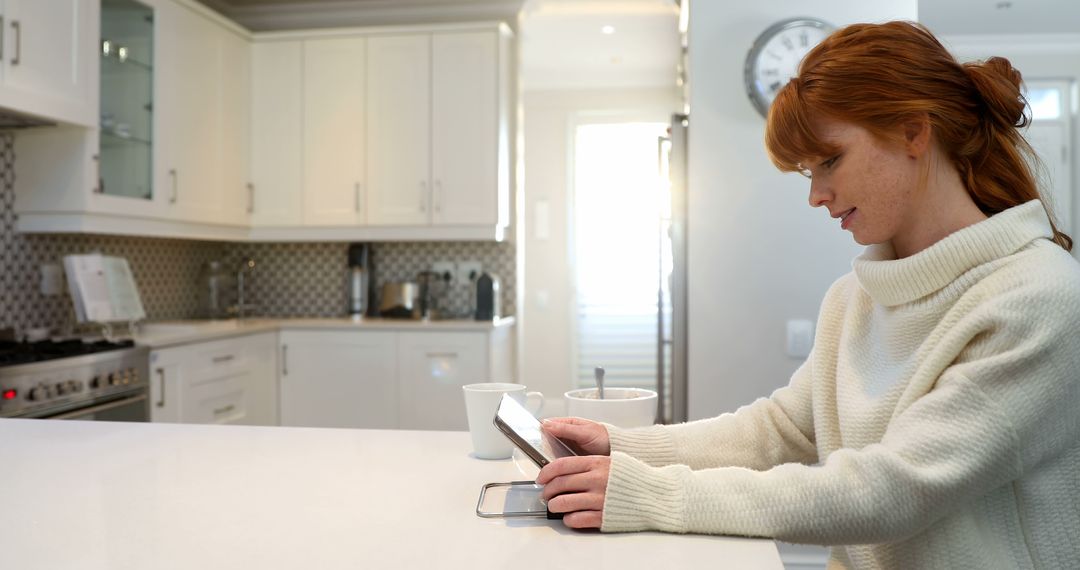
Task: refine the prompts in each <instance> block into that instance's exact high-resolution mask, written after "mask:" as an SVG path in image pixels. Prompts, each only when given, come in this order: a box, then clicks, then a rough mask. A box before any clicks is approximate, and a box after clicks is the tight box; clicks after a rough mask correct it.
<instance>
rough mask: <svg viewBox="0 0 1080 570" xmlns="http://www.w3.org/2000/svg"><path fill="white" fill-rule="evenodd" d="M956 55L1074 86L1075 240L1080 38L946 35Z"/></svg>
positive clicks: (1079, 254)
mask: <svg viewBox="0 0 1080 570" xmlns="http://www.w3.org/2000/svg"><path fill="white" fill-rule="evenodd" d="M942 43H944V44H945V46H946V47H947V48H949V50H950V51H952V53H953V55H955V56H956V57H957V59H959V60H960V61H971V60H975V59H987V58H989V57H992V56H995V55H996V56H1001V57H1006V58H1008V59H1009V61H1010V62H1012V64H1013V66H1014V67H1015V68H1016V69H1019V70H1020V73H1021V75H1023V77H1024V79H1025V80H1028V79H1064V80H1068V81H1071V82H1072V83H1073V97H1072V101H1070V102H1069V104H1068V109H1069V111H1070V113H1071V117H1072V141H1071V143H1072V145H1071V146H1072V154H1071V156H1070V160H1069V161H1068V162H1069V164H1068V167H1069V168H1071V169H1072V172H1071V173H1072V188H1071V189H1070V190H1071V193H1072V220H1073V227H1072V229H1071V232H1070V230H1068V229H1065V230H1064V231H1066V233H1069V234H1070V235H1071V236H1072V238H1073V239H1074V240H1076V238H1077V235H1076V234H1078V233H1080V232H1078V231H1077V228H1080V195H1078V193H1077V188H1078V187H1080V168H1078V166H1077V162H1078V161H1080V132H1078V131H1080V128H1078V126H1080V121H1078V115H1077V113H1078V109H1077V101H1076V98H1077V93H1076V88H1077V82H1078V81H1080V35H1069V36H1062V35H1054V34H1049V35H1047V34H1044V35H1010V34H1004V35H996V36H963V35H958V36H947V37H944V38H942ZM1072 253H1073V257H1076V258H1077V259H1080V246H1076V247H1074V248H1073V252H1072Z"/></svg>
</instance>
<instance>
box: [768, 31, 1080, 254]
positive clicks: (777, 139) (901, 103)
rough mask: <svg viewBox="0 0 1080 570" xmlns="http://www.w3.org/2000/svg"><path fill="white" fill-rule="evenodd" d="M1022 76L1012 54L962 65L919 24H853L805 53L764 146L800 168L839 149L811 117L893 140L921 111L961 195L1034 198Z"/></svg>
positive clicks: (988, 210) (987, 208) (1000, 204)
mask: <svg viewBox="0 0 1080 570" xmlns="http://www.w3.org/2000/svg"><path fill="white" fill-rule="evenodd" d="M1020 84H1021V77H1020V72H1019V71H1017V70H1016V69H1015V68H1013V66H1012V64H1010V63H1009V60H1007V59H1005V58H1001V57H992V58H990V59H989V60H986V61H984V62H972V63H965V64H960V63H958V62H957V61H956V59H955V58H953V56H952V55H951V54H950V53H949V52H948V50H946V49H945V47H944V46H942V45H941V43H940V42H939V41H938V40H937V38H935V37H934V36H933V34H931V33H930V31H929V30H927V29H926V28H925V27H923V26H921V25H919V24H916V23H913V22H888V23H885V24H855V25H851V26H847V27H845V28H842V29H840V30H837V31H836V32H834V33H833V34H831V35H830V36H829V37H827V38H825V40H824V41H823V42H822V43H820V44H819V45H818V46H817V47H815V48H814V49H812V50H811V51H810V53H808V54H806V57H805V58H803V60H802V63H801V64H800V65H799V74H798V76H797V77H794V78H792V79H791V81H789V82H788V84H787V85H785V86H784V87H783V88H782V89H781V90H780V92H779V93H777V95H776V99H775V100H774V101H773V103H772V107H771V108H770V110H769V118H768V123H767V126H766V128H765V146H766V148H767V149H768V152H769V157H770V158H771V159H772V161H773V164H775V165H776V166H777V168H779V169H780V170H783V171H797V170H801V167H800V164H799V162H800V161H804V160H807V159H812V158H822V157H825V156H829V155H830V154H832V153H834V152H836V151H837V150H838V149H836V148H832V145H830V144H828V143H826V142H824V141H822V140H821V139H820V137H819V136H818V135H817V133H816V132H815V131H814V129H813V127H812V120H813V119H814V118H817V117H823V118H830V119H833V120H839V121H845V122H849V123H854V124H856V125H859V126H861V127H863V128H865V129H866V130H868V131H870V133H872V134H873V135H874V136H876V137H878V138H880V139H882V140H895V139H896V137H897V136H898V135H897V134H898V133H899V132H902V131H901V130H900V129H899V127H900V126H901V125H902V124H903V123H904V122H905V121H909V120H911V119H916V118H920V117H928V118H929V122H930V125H931V132H932V134H933V136H934V139H935V141H936V142H937V143H938V145H939V147H940V148H941V149H942V150H943V151H944V152H945V155H946V156H947V157H948V158H949V160H950V161H951V162H952V164H953V165H954V166H955V167H956V169H957V170H958V171H959V173H960V178H961V180H963V182H964V187H965V188H966V189H967V192H968V194H969V195H970V196H971V198H972V199H973V200H974V201H975V204H976V205H978V207H979V209H980V210H982V211H983V213H984V214H986V215H988V216H992V215H994V214H996V213H998V212H1001V211H1003V210H1006V209H1008V208H1011V207H1013V206H1017V205H1019V204H1023V203H1025V202H1028V201H1030V200H1034V199H1036V198H1040V194H1039V189H1038V185H1037V184H1036V179H1035V176H1034V175H1033V173H1032V170H1031V168H1030V167H1029V163H1028V162H1027V160H1026V159H1032V160H1033V161H1034V162H1033V163H1036V164H1037V157H1036V156H1035V153H1034V151H1033V150H1032V148H1031V146H1030V145H1029V144H1028V143H1027V141H1026V140H1024V137H1023V135H1022V134H1021V132H1020V130H1019V129H1020V128H1022V127H1025V126H1027V125H1028V122H1029V119H1028V117H1027V116H1026V115H1025V114H1024V109H1025V107H1026V101H1025V100H1024V97H1023V95H1022V94H1021V93H1020ZM1043 207H1044V208H1047V204H1046V201H1045V200H1043ZM1047 214H1048V215H1050V211H1049V209H1047ZM1050 220H1051V222H1050V223H1051V226H1052V227H1053V230H1054V242H1056V243H1057V244H1058V245H1060V246H1061V247H1063V248H1065V249H1066V250H1070V251H1071V250H1072V243H1073V241H1072V238H1070V237H1069V236H1068V235H1065V234H1064V233H1062V232H1061V231H1059V230H1058V229H1057V225H1056V224H1055V223H1054V217H1053V216H1052V215H1050Z"/></svg>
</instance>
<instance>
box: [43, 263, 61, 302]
mask: <svg viewBox="0 0 1080 570" xmlns="http://www.w3.org/2000/svg"><path fill="white" fill-rule="evenodd" d="M63 292H64V269H63V268H62V267H60V266H59V265H56V264H54V263H46V264H43V265H42V266H41V294H42V295H59V294H61V293H63Z"/></svg>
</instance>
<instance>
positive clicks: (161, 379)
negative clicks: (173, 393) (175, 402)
mask: <svg viewBox="0 0 1080 570" xmlns="http://www.w3.org/2000/svg"><path fill="white" fill-rule="evenodd" d="M156 372H157V373H158V378H159V382H161V399H160V400H158V401H157V402H155V403H154V405H155V406H157V407H159V408H164V407H165V369H164V368H158V369H157V370H156Z"/></svg>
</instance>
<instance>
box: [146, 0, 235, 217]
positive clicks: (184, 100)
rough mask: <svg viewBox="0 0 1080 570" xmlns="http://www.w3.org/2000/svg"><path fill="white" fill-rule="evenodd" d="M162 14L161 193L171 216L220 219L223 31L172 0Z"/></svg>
mask: <svg viewBox="0 0 1080 570" xmlns="http://www.w3.org/2000/svg"><path fill="white" fill-rule="evenodd" d="M158 18H159V21H160V25H159V27H158V32H159V33H158V38H157V46H156V51H157V56H158V62H157V65H156V67H155V70H156V71H157V75H158V88H157V107H156V112H157V117H156V123H157V125H158V128H157V129H156V131H157V137H156V138H157V149H158V153H157V155H156V156H157V157H158V160H157V161H156V167H155V171H156V181H157V187H158V188H159V194H161V193H163V194H165V197H166V200H167V202H168V204H169V217H171V218H175V219H179V220H190V221H199V222H204V223H205V222H220V221H222V219H221V207H222V201H223V200H222V196H223V191H222V188H221V187H220V179H219V177H218V173H219V172H221V168H222V156H221V137H220V133H221V126H222V113H221V107H222V106H221V101H220V97H219V94H220V92H221V90H220V78H219V73H218V70H219V67H220V65H221V60H220V46H219V43H220V41H221V40H220V37H219V33H220V32H219V30H217V29H215V27H214V24H212V23H211V22H209V21H207V20H206V19H205V18H203V17H202V16H201V15H200V14H196V13H194V12H192V11H191V10H190V9H189V8H188V7H186V6H183V5H180V4H175V3H172V2H163V3H162V4H161V7H160V9H159V12H158ZM239 191H240V190H239V189H238V190H237V192H239Z"/></svg>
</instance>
